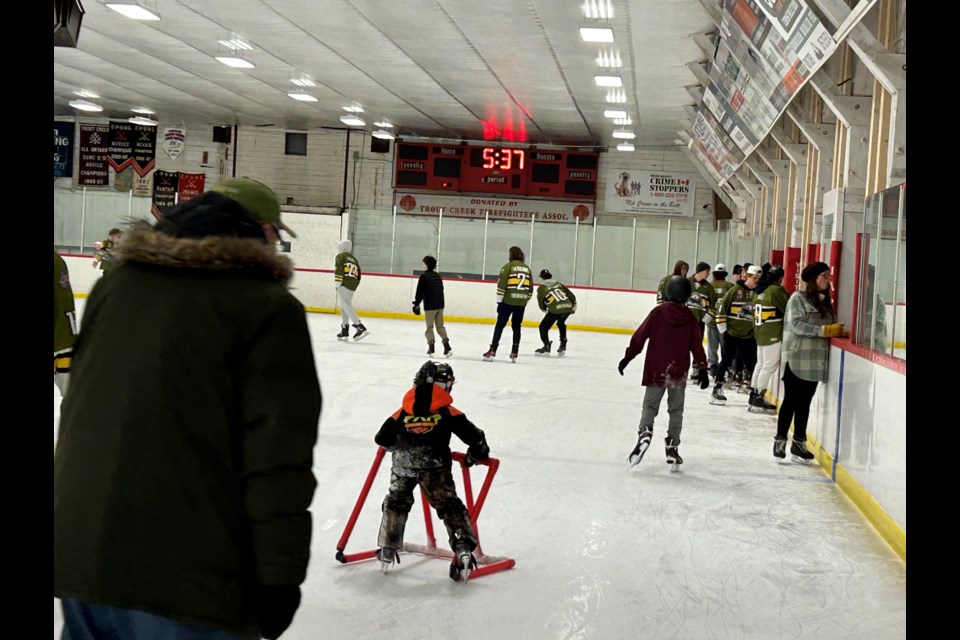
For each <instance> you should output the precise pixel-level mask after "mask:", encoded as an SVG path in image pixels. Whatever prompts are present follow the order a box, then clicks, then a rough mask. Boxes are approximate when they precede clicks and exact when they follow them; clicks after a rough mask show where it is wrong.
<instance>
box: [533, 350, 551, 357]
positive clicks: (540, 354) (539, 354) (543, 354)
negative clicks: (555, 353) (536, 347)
mask: <svg viewBox="0 0 960 640" xmlns="http://www.w3.org/2000/svg"><path fill="white" fill-rule="evenodd" d="M533 355H535V356H548V355H550V354H549V353H545V352H544V353H542V352H540V351H534V352H533Z"/></svg>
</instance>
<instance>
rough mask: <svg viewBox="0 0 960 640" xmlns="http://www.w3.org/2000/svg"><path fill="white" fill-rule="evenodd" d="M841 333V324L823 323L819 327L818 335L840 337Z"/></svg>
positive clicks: (842, 331) (842, 332)
mask: <svg viewBox="0 0 960 640" xmlns="http://www.w3.org/2000/svg"><path fill="white" fill-rule="evenodd" d="M843 334H844V330H843V325H842V324H840V323H839V322H834V323H833V324H825V325H823V328H822V329H820V335H822V336H823V337H824V338H841V337H843ZM848 335H849V334H848Z"/></svg>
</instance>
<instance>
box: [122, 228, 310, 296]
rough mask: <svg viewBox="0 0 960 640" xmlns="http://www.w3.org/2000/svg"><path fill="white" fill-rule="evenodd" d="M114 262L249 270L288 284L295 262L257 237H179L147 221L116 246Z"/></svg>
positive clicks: (130, 229)
mask: <svg viewBox="0 0 960 640" xmlns="http://www.w3.org/2000/svg"><path fill="white" fill-rule="evenodd" d="M113 254H114V264H115V265H117V266H119V265H121V264H123V263H125V262H137V263H143V264H152V265H157V266H161V267H170V268H187V269H210V270H227V269H248V270H251V271H259V272H262V273H264V274H265V275H268V276H269V277H271V278H272V279H274V280H277V281H279V282H281V283H283V284H287V283H288V282H289V281H290V279H291V278H292V277H293V264H292V263H291V262H290V259H289V258H287V257H286V256H283V255H280V254H278V253H277V252H276V250H275V249H274V248H273V247H272V246H270V245H269V244H267V243H266V242H264V241H263V240H261V239H257V238H237V237H229V236H205V237H201V238H182V237H181V238H176V237H173V236H171V235H167V234H166V233H162V232H160V231H157V230H156V229H154V228H153V227H151V226H150V225H149V224H147V223H146V222H137V223H134V224H133V225H132V226H131V227H130V228H129V229H128V230H127V232H126V234H125V235H124V238H123V243H122V244H120V245H118V246H117V247H115V248H114V249H113Z"/></svg>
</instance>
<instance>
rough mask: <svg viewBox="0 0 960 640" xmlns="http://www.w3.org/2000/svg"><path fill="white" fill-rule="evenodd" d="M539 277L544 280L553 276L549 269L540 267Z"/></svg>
mask: <svg viewBox="0 0 960 640" xmlns="http://www.w3.org/2000/svg"><path fill="white" fill-rule="evenodd" d="M540 277H541V278H543V279H544V280H550V279H551V278H553V274H552V273H550V270H549V269H540Z"/></svg>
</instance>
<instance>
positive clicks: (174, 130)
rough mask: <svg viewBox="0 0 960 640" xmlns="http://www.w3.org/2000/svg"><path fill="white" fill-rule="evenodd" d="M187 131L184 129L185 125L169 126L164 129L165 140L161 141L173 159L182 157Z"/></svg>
mask: <svg viewBox="0 0 960 640" xmlns="http://www.w3.org/2000/svg"><path fill="white" fill-rule="evenodd" d="M186 139H187V132H186V131H184V129H183V127H168V128H166V129H164V131H163V142H162V143H161V145H162V147H163V150H164V151H166V152H167V155H168V156H170V158H171V159H173V160H176V159H177V158H179V157H180V154H181V153H183V148H184V146H185V145H186Z"/></svg>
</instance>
